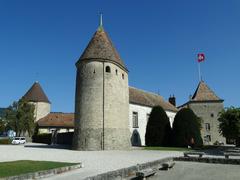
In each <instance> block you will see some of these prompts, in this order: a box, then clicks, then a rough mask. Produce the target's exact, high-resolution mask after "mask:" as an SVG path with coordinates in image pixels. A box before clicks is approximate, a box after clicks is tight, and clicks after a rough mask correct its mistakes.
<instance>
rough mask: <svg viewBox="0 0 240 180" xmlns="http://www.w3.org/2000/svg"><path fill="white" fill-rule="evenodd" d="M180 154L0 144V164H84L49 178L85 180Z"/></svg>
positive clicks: (179, 153) (180, 153)
mask: <svg viewBox="0 0 240 180" xmlns="http://www.w3.org/2000/svg"><path fill="white" fill-rule="evenodd" d="M180 155H182V152H174V151H172V152H164V151H146V150H130V151H72V150H68V149H55V148H48V146H47V145H40V146H39V144H27V145H26V147H25V146H23V145H0V161H14V160H46V161H61V162H82V163H83V164H84V168H81V169H79V170H75V171H71V172H67V173H64V174H60V175H57V176H54V177H50V178H49V179H84V178H85V177H89V176H93V175H97V174H100V173H104V172H108V171H112V170H117V169H120V168H124V167H129V166H133V165H136V164H140V163H145V162H149V161H154V160H158V159H162V158H166V157H173V156H180Z"/></svg>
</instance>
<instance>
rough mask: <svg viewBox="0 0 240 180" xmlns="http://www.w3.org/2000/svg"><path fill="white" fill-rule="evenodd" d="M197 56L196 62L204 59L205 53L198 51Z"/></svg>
mask: <svg viewBox="0 0 240 180" xmlns="http://www.w3.org/2000/svg"><path fill="white" fill-rule="evenodd" d="M197 57H198V62H202V61H204V60H205V55H204V54H203V53H199V54H198V55H197Z"/></svg>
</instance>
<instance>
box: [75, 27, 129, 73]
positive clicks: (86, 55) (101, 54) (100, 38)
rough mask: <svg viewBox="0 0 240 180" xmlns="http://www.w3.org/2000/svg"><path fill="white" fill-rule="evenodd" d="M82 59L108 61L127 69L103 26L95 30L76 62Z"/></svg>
mask: <svg viewBox="0 0 240 180" xmlns="http://www.w3.org/2000/svg"><path fill="white" fill-rule="evenodd" d="M84 60H95V61H96V60H98V61H109V62H112V63H115V64H117V65H119V66H121V67H122V68H123V69H125V70H127V68H126V66H125V64H124V63H123V61H122V60H121V58H120V56H119V54H118V52H117V50H116V49H115V48H114V46H113V43H112V42H111V40H110V38H109V37H108V35H107V33H106V32H105V31H104V29H103V27H99V28H98V30H97V31H96V32H95V34H94V35H93V37H92V39H91V40H90V42H89V44H88V46H87V47H86V49H85V50H84V52H83V54H82V55H81V57H80V59H79V60H78V62H77V63H79V62H80V61H84Z"/></svg>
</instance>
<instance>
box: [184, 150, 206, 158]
mask: <svg viewBox="0 0 240 180" xmlns="http://www.w3.org/2000/svg"><path fill="white" fill-rule="evenodd" d="M183 155H184V157H190V156H189V155H197V156H198V157H200V158H201V157H203V155H205V153H204V152H194V151H193V152H184V153H183Z"/></svg>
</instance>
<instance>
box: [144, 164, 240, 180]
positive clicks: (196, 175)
mask: <svg viewBox="0 0 240 180" xmlns="http://www.w3.org/2000/svg"><path fill="white" fill-rule="evenodd" d="M239 168H240V166H239V165H225V164H207V163H194V162H180V161H177V162H176V165H175V166H174V167H173V169H171V170H169V171H159V172H158V173H157V174H156V175H155V176H152V177H150V178H148V179H149V180H182V179H183V180H239V179H240V171H239Z"/></svg>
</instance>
